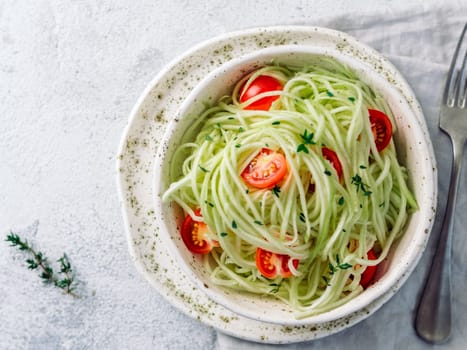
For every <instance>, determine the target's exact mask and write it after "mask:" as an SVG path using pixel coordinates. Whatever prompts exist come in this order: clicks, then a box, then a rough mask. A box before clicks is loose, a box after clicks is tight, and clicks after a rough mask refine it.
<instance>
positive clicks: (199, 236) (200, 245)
mask: <svg viewBox="0 0 467 350" xmlns="http://www.w3.org/2000/svg"><path fill="white" fill-rule="evenodd" d="M195 214H196V215H198V216H200V215H201V211H200V210H199V209H197V210H196V211H195ZM206 232H207V225H206V224H205V223H204V222H202V221H195V220H193V218H192V217H191V216H190V215H189V214H188V215H187V216H186V217H185V220H184V221H183V224H182V231H181V235H182V240H183V243H185V245H186V247H187V248H188V250H189V251H190V252H192V253H195V254H208V253H209V252H210V251H211V250H212V247H213V246H214V243H213V242H212V241H210V240H209V239H207V237H206Z"/></svg>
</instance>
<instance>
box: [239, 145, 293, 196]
mask: <svg viewBox="0 0 467 350" xmlns="http://www.w3.org/2000/svg"><path fill="white" fill-rule="evenodd" d="M286 173H287V161H286V160H285V157H284V155H283V154H282V153H279V152H275V151H273V150H272V149H269V148H263V149H262V150H261V151H260V152H259V153H258V154H257V155H256V157H255V158H253V160H252V161H251V162H250V163H249V164H248V165H247V166H246V168H245V169H244V170H243V171H242V175H241V176H242V178H243V180H244V181H245V182H246V183H247V185H249V186H252V187H256V188H272V187H274V186H275V185H276V184H277V183H278V182H280V181H281V180H282V179H283V178H284V176H285V174H286Z"/></svg>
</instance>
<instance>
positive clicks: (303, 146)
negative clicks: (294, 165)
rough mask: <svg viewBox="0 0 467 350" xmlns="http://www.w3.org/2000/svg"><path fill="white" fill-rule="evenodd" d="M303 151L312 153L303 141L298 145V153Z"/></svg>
mask: <svg viewBox="0 0 467 350" xmlns="http://www.w3.org/2000/svg"><path fill="white" fill-rule="evenodd" d="M302 151H303V152H305V153H310V152H309V151H308V148H307V147H306V146H305V145H304V144H303V143H301V144H299V145H298V147H297V153H298V152H302Z"/></svg>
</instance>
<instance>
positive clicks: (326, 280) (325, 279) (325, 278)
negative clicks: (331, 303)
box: [322, 276, 331, 287]
mask: <svg viewBox="0 0 467 350" xmlns="http://www.w3.org/2000/svg"><path fill="white" fill-rule="evenodd" d="M322 277H323V281H324V283H326V285H327V286H328V287H329V286H330V285H331V284H330V283H329V280H328V279H327V277H326V276H322Z"/></svg>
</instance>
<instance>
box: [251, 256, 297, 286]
mask: <svg viewBox="0 0 467 350" xmlns="http://www.w3.org/2000/svg"><path fill="white" fill-rule="evenodd" d="M289 260H290V256H288V255H285V254H276V253H273V252H270V251H268V250H265V249H262V248H257V249H256V268H257V269H258V271H259V272H260V273H261V274H262V275H263V276H264V277H266V278H270V279H272V278H275V277H277V276H278V275H280V276H281V277H282V278H288V277H290V276H292V271H290V269H289ZM298 263H299V261H298V260H297V259H294V260H293V261H292V264H293V266H294V267H295V268H297V267H298Z"/></svg>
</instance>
